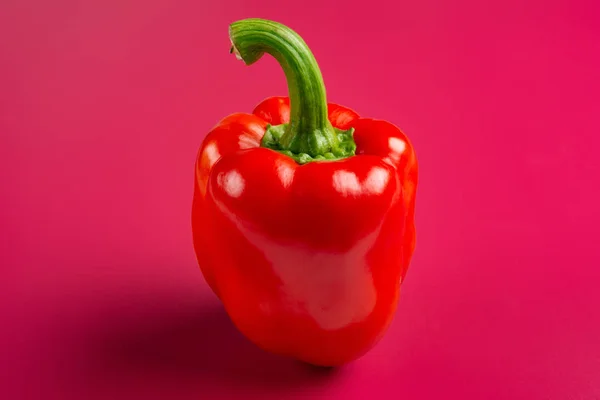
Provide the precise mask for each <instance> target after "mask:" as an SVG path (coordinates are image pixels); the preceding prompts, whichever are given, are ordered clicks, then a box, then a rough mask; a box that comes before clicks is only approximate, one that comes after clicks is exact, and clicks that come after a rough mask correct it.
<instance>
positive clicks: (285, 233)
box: [192, 19, 417, 366]
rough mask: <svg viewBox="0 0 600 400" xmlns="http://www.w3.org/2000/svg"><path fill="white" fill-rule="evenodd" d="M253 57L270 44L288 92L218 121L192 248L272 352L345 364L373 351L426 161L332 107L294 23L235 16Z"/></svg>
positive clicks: (201, 181) (398, 277) (395, 290)
mask: <svg viewBox="0 0 600 400" xmlns="http://www.w3.org/2000/svg"><path fill="white" fill-rule="evenodd" d="M230 38H231V43H232V52H235V54H236V56H237V57H238V58H239V59H241V60H243V61H244V62H245V63H246V64H247V65H250V64H253V63H254V62H256V61H258V60H259V59H260V58H261V57H262V55H263V54H264V53H268V54H271V55H272V56H273V57H274V58H275V59H276V60H277V61H278V62H279V63H280V64H281V66H282V68H283V70H284V72H285V75H286V78H287V82H288V90H289V98H288V97H270V98H267V99H266V100H264V101H263V102H262V103H260V104H259V105H258V106H257V107H256V108H255V109H254V111H253V113H252V114H247V113H236V114H232V115H230V116H228V117H226V118H224V119H223V120H221V121H220V122H219V123H218V124H217V125H216V126H215V127H214V128H213V129H212V130H211V131H210V132H209V133H208V135H207V136H206V137H205V139H204V141H203V143H202V146H201V148H200V151H199V153H198V158H197V162H196V170H195V191H194V199H193V206H192V228H193V229H192V230H193V238H194V248H195V251H196V255H197V259H198V262H199V265H200V267H201V270H202V273H203V275H204V277H205V279H206V281H207V283H208V285H209V286H210V287H211V288H212V290H213V291H214V292H215V294H216V295H217V296H218V297H219V299H220V301H221V302H222V303H223V305H224V307H225V310H226V311H227V313H228V314H229V316H230V318H231V320H232V321H233V322H234V324H235V326H236V327H237V328H238V329H239V330H240V331H241V332H242V333H243V334H244V335H245V336H246V337H247V338H249V339H250V340H251V341H252V342H254V343H255V344H256V345H258V346H259V347H261V348H263V349H264V350H266V351H269V352H272V353H276V354H280V355H285V356H289V357H293V358H296V359H299V360H302V361H304V362H307V363H310V364H315V365H321V366H337V365H341V364H344V363H347V362H349V361H352V360H354V359H356V358H358V357H360V356H362V355H363V354H365V353H366V352H367V351H368V350H369V349H370V348H372V347H373V346H374V345H375V344H376V343H377V342H378V340H379V339H381V337H382V336H383V334H384V333H385V331H386V330H387V327H388V326H389V324H390V322H391V320H392V318H393V315H394V313H395V310H396V306H397V301H398V295H399V290H400V284H401V281H402V280H403V278H404V276H405V274H406V271H407V268H408V265H409V262H410V259H411V256H412V254H413V249H414V246H415V227H414V208H415V191H416V187H417V160H416V156H415V151H414V149H413V147H412V145H411V143H410V141H409V139H408V138H407V137H406V135H405V134H404V133H403V132H402V131H401V130H400V129H399V128H397V127H396V126H394V125H393V124H391V123H389V122H386V121H382V120H376V119H369V118H361V117H359V115H358V114H357V113H356V112H354V111H352V110H351V109H349V108H346V107H343V106H340V105H337V104H333V103H329V104H328V103H327V101H326V97H325V86H324V84H323V78H322V76H321V72H320V70H319V68H318V66H317V63H316V61H315V58H314V56H313V54H312V53H311V51H310V50H309V48H308V47H307V45H306V44H305V42H304V41H303V40H302V39H301V38H300V36H298V35H297V34H296V33H295V32H293V31H292V30H291V29H289V28H288V27H286V26H283V25H281V24H279V23H276V22H272V21H267V20H262V19H246V20H242V21H238V22H235V23H233V24H232V25H231V26H230Z"/></svg>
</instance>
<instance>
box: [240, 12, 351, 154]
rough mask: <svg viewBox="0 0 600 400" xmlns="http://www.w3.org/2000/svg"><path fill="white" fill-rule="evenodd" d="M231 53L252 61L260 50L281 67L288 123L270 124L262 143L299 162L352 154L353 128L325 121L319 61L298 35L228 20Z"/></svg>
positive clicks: (276, 26) (271, 25)
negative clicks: (284, 78) (286, 93)
mask: <svg viewBox="0 0 600 400" xmlns="http://www.w3.org/2000/svg"><path fill="white" fill-rule="evenodd" d="M229 36H230V39H231V43H232V47H231V51H232V52H234V53H235V55H236V57H238V58H239V59H241V60H242V61H244V63H246V64H247V65H251V64H253V63H255V62H256V61H258V60H259V59H260V58H261V57H262V56H263V55H264V53H268V54H270V55H272V56H273V57H274V58H275V59H276V60H277V61H278V62H279V64H280V65H281V67H282V69H283V71H284V73H285V76H286V79H287V84H288V91H289V96H290V122H289V123H288V124H283V125H278V126H270V127H269V128H268V129H267V132H266V134H265V137H264V138H263V140H262V143H261V146H263V147H267V148H270V149H272V150H275V151H279V152H281V153H284V154H287V155H289V156H290V157H292V158H294V159H295V160H296V161H297V162H298V163H300V164H304V163H307V162H310V161H317V160H337V159H342V158H346V157H350V156H353V155H354V154H355V150H356V145H355V143H354V139H353V137H352V133H353V130H348V131H340V130H339V129H336V128H334V127H333V126H332V125H331V122H329V119H328V113H327V98H326V95H325V85H324V83H323V77H322V76H321V71H320V70H319V66H318V65H317V62H316V60H315V58H314V56H313V54H312V52H311V51H310V49H309V48H308V46H307V45H306V43H305V42H304V40H302V38H301V37H300V36H299V35H298V34H297V33H296V32H294V31H293V30H291V29H290V28H288V27H286V26H284V25H282V24H280V23H277V22H273V21H268V20H264V19H257V18H250V19H244V20H241V21H238V22H234V23H233V24H231V26H230V28H229Z"/></svg>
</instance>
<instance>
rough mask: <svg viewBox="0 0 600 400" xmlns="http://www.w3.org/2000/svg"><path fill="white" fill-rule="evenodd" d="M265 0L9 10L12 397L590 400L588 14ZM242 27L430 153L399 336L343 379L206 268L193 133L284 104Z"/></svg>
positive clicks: (594, 359) (0, 168)
mask: <svg viewBox="0 0 600 400" xmlns="http://www.w3.org/2000/svg"><path fill="white" fill-rule="evenodd" d="M253 3H255V1H245V2H244V1H223V2H219V1H197V0H195V1H191V0H189V1H188V0H186V1H175V2H174V1H169V0H151V1H139V2H130V1H117V0H108V1H97V2H92V1H80V0H55V1H35V0H8V1H7V0H3V1H2V6H0V56H1V61H0V135H1V137H0V191H1V197H0V205H1V207H0V226H1V227H2V228H1V231H0V235H1V236H0V264H1V266H2V276H1V282H2V288H1V290H2V299H3V300H2V303H1V305H0V312H1V321H0V324H1V325H0V326H1V327H2V328H1V331H0V339H1V340H0V357H1V358H0V362H1V364H0V380H1V381H0V385H1V387H0V393H2V397H3V398H6V399H26V398H27V399H29V398H45V399H54V398H56V399H89V398H102V399H108V398H110V399H120V398H142V397H143V398H156V399H167V398H183V399H185V398H190V399H192V398H193V399H199V398H207V399H208V398H220V397H229V396H239V397H240V398H251V397H253V396H255V397H256V398H260V399H281V398H295V397H303V396H313V397H315V398H343V399H362V398H365V397H364V396H368V395H371V394H373V395H375V396H376V397H375V398H382V399H383V398H406V399H454V398H456V399H487V400H492V399H528V400H531V399H556V400H558V399H561V400H562V399H584V400H587V399H589V400H591V399H597V398H600V312H599V306H600V289H599V288H598V286H599V278H600V268H599V267H600V254H599V253H600V252H599V250H598V247H597V246H598V245H597V240H598V237H599V236H600V235H599V234H598V224H599V223H600V213H599V211H598V204H599V202H600V196H599V193H598V191H599V182H598V177H599V172H600V171H599V162H598V154H599V148H598V145H599V144H600V139H599V136H600V111H599V110H600V100H599V93H600V82H599V76H598V75H599V73H598V71H599V69H600V18H599V16H600V7H599V6H598V3H597V1H594V0H588V1H583V2H582V1H579V2H572V1H567V0H564V1H543V0H540V1H537V0H536V1H522V0H508V1H493V2H485V1H484V2H482V1H477V0H470V1H465V0H459V1H450V0H447V1H434V0H424V1H390V2H389V3H387V4H386V3H383V2H378V1H368V2H359V1H345V2H341V3H339V4H337V5H334V2H325V1H322V0H309V1H295V2H292V1H281V0H280V1H263V2H262V5H260V6H256V5H253ZM294 3H296V5H294ZM246 17H263V18H269V19H275V20H278V21H281V22H283V23H285V24H288V25H290V26H292V27H293V28H294V29H296V30H297V31H298V32H299V33H300V34H301V35H303V36H304V38H305V39H306V41H307V42H308V43H309V45H311V47H312V49H313V51H314V53H315V55H316V57H317V59H318V61H319V63H320V65H321V68H322V72H323V75H324V78H325V82H326V84H327V88H328V95H329V99H330V100H331V101H334V102H339V103H341V104H345V105H348V106H350V107H353V108H354V109H356V110H357V111H358V112H359V113H360V114H361V115H365V116H371V117H376V118H383V119H388V120H390V121H392V122H394V123H396V124H398V125H399V126H401V127H402V128H403V129H404V130H405V131H406V132H407V133H408V134H409V136H410V137H411V139H412V140H413V142H414V145H415V147H416V150H417V154H418V156H419V161H420V173H421V175H420V186H419V192H418V201H417V224H418V226H417V229H418V244H417V250H416V254H415V257H414V262H413V263H412V267H411V270H410V271H409V275H408V277H407V280H406V281H405V284H404V287H403V293H402V296H401V300H400V307H399V310H398V313H397V316H396V318H395V320H394V323H393V326H392V327H391V329H390V331H389V332H388V334H387V336H386V337H385V339H384V340H383V341H382V342H381V343H380V344H379V345H378V346H377V347H376V348H374V349H373V350H372V351H371V352H370V353H369V354H368V355H366V356H365V357H363V358H362V359H360V360H358V361H356V362H355V363H352V364H350V365H348V366H346V367H344V368H342V369H340V370H337V371H334V372H330V373H323V372H318V371H315V370H313V369H310V368H306V367H304V366H303V365H299V364H297V363H294V362H290V361H288V360H283V359H279V358H276V357H272V356H270V355H267V354H264V353H262V352H261V351H259V350H257V349H256V348H254V347H253V346H252V345H250V344H249V343H248V342H247V341H246V340H245V339H244V338H243V337H241V336H240V335H239V334H238V333H237V332H236V331H235V330H234V329H233V328H232V326H231V324H230V323H229V322H228V320H227V317H226V315H225V314H224V313H223V311H221V309H220V308H219V306H218V303H217V301H216V299H215V297H214V296H213V295H212V294H211V293H210V292H209V290H208V289H207V286H206V284H205V283H204V281H203V280H202V277H201V274H200V272H199V270H198V267H197V265H196V261H195V257H194V253H193V249H192V243H191V232H190V205H191V196H192V179H193V163H194V158H195V156H196V151H197V149H198V147H199V145H200V143H201V141H202V138H203V136H204V135H205V133H206V132H207V131H208V130H209V129H210V128H211V127H212V126H213V124H214V123H215V122H216V121H217V120H219V119H220V118H222V117H224V116H226V115H227V114H229V113H232V112H235V111H251V110H252V108H253V107H254V106H255V104H257V103H258V102H259V101H260V100H262V99H263V98H265V97H267V96H271V95H279V94H285V93H286V86H285V80H284V76H283V73H282V72H281V71H280V69H279V67H278V66H277V65H276V63H275V62H274V60H272V59H266V58H265V59H264V60H261V61H260V62H259V63H257V64H255V65H254V66H252V67H244V66H243V64H242V63H241V62H238V61H236V60H235V57H233V56H231V55H230V54H229V53H228V50H229V40H228V36H227V27H228V24H229V23H230V22H232V21H234V20H237V19H241V18H246Z"/></svg>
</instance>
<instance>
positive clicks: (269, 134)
mask: <svg viewBox="0 0 600 400" xmlns="http://www.w3.org/2000/svg"><path fill="white" fill-rule="evenodd" d="M288 129H289V124H281V125H267V130H266V132H265V136H263V139H262V142H261V146H262V147H266V148H268V149H271V150H275V151H278V152H280V153H283V154H285V155H287V156H289V157H291V158H293V159H294V160H295V161H296V162H297V163H298V164H306V163H309V162H311V161H326V160H329V161H334V160H340V159H342V158H346V157H349V156H350V155H354V153H355V151H356V143H354V138H353V136H352V135H353V134H354V128H350V129H348V130H346V131H343V130H341V129H337V128H333V130H334V134H335V136H336V139H337V146H336V147H335V149H334V151H330V152H326V153H323V154H318V155H316V156H313V155H311V154H309V153H294V152H293V151H291V150H289V149H286V147H285V145H283V144H282V143H281V138H282V137H283V136H284V135H285V133H286V132H287V131H288Z"/></svg>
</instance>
